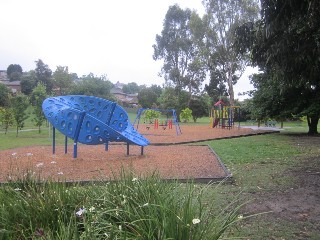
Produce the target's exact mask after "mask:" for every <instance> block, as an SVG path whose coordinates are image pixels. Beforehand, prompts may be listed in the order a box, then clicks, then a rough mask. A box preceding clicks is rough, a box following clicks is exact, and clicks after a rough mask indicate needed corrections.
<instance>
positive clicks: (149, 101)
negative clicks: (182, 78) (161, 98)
mask: <svg viewBox="0 0 320 240" xmlns="http://www.w3.org/2000/svg"><path fill="white" fill-rule="evenodd" d="M157 99H158V96H157V94H156V93H155V92H154V91H153V90H152V89H151V88H144V89H142V90H141V91H140V92H139V94H138V102H139V104H140V105H141V107H143V108H152V107H153V106H154V105H156V104H157Z"/></svg>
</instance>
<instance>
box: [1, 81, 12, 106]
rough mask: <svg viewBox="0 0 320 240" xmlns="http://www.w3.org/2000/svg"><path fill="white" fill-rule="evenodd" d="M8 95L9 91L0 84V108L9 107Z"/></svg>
mask: <svg viewBox="0 0 320 240" xmlns="http://www.w3.org/2000/svg"><path fill="white" fill-rule="evenodd" d="M10 95H11V91H10V89H9V88H8V87H7V86H6V85H4V84H2V83H0V107H7V106H9V105H10V99H9V98H10Z"/></svg>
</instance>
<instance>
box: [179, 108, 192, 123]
mask: <svg viewBox="0 0 320 240" xmlns="http://www.w3.org/2000/svg"><path fill="white" fill-rule="evenodd" d="M191 118H192V110H191V109H190V108H185V109H182V110H181V113H180V119H182V120H183V121H184V122H189V120H190V119H191Z"/></svg>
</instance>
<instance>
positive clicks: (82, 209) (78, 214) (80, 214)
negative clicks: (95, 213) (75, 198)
mask: <svg viewBox="0 0 320 240" xmlns="http://www.w3.org/2000/svg"><path fill="white" fill-rule="evenodd" d="M85 212H86V209H85V208H80V209H79V211H78V212H76V215H77V216H78V217H81V216H82V214H84V213H85Z"/></svg>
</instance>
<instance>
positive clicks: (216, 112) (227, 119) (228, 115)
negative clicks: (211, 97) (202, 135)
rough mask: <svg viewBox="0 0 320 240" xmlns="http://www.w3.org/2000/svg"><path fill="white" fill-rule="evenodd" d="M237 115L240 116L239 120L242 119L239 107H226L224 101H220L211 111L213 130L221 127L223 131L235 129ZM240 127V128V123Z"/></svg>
mask: <svg viewBox="0 0 320 240" xmlns="http://www.w3.org/2000/svg"><path fill="white" fill-rule="evenodd" d="M236 115H238V119H240V107H239V106H226V105H225V103H224V102H223V101H222V100H219V101H218V102H216V103H215V104H214V107H213V108H212V109H211V111H210V126H211V127H212V128H215V127H221V128H222V129H231V128H233V127H234V119H235V116H236ZM238 127H240V122H239V126H238Z"/></svg>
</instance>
